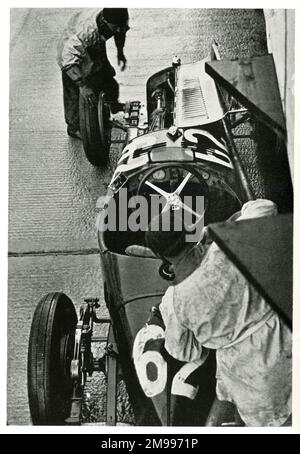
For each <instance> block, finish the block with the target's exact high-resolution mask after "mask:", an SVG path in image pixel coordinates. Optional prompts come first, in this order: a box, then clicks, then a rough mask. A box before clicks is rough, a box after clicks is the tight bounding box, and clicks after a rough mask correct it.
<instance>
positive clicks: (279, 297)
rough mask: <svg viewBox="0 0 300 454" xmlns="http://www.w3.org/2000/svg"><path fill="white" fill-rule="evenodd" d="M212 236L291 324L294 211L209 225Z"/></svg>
mask: <svg viewBox="0 0 300 454" xmlns="http://www.w3.org/2000/svg"><path fill="white" fill-rule="evenodd" d="M209 233H210V235H211V238H212V239H213V240H214V241H215V242H216V243H217V244H218V246H219V247H220V248H221V249H222V250H223V251H224V252H225V253H226V255H227V256H228V257H229V258H230V259H231V260H232V262H233V263H234V264H235V265H236V266H237V268H238V269H239V270H240V271H241V272H242V273H243V274H244V276H245V277H246V278H247V279H248V280H249V282H250V283H251V284H252V285H253V286H254V287H255V288H256V289H257V290H258V291H259V292H260V293H261V295H262V296H263V297H264V298H265V299H266V300H267V301H268V303H269V304H270V305H271V306H272V307H273V309H274V310H275V311H276V312H278V313H279V314H280V315H281V316H282V317H283V318H284V320H285V321H286V323H287V324H288V325H289V326H290V327H291V326H292V307H293V215H292V214H282V215H278V216H274V217H273V216H270V217H264V218H259V219H248V220H244V221H239V222H224V223H218V224H212V225H210V226H209Z"/></svg>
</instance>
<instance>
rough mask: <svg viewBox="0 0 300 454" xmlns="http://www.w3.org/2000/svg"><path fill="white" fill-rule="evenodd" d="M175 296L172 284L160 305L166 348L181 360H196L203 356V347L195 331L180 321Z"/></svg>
mask: <svg viewBox="0 0 300 454" xmlns="http://www.w3.org/2000/svg"><path fill="white" fill-rule="evenodd" d="M173 298H174V287H173V286H170V287H169V288H168V290H167V291H166V293H165V295H164V296H163V298H162V302H161V304H160V305H159V310H160V313H161V315H162V318H163V322H164V324H165V349H166V350H167V352H168V353H169V354H170V355H171V356H173V358H176V359H178V360H179V361H184V362H190V361H196V360H198V359H200V358H201V355H202V347H201V345H200V344H199V343H198V341H197V339H196V337H195V336H194V333H193V332H192V331H191V330H189V329H188V328H186V327H185V326H183V325H182V324H181V323H180V322H179V320H178V318H177V316H176V314H175V311H174V305H173Z"/></svg>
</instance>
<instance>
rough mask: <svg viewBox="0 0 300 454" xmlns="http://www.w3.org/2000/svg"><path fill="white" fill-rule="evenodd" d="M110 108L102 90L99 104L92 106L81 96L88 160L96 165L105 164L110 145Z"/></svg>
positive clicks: (82, 126)
mask: <svg viewBox="0 0 300 454" xmlns="http://www.w3.org/2000/svg"><path fill="white" fill-rule="evenodd" d="M109 116H110V115H109V108H108V107H107V106H106V104H105V103H104V92H103V91H102V92H100V95H99V101H98V106H91V105H90V104H89V103H88V102H87V101H86V100H85V99H84V98H83V97H82V96H81V95H80V96H79V121H80V132H81V136H82V142H83V148H84V151H85V154H86V157H87V159H88V161H89V162H90V163H91V164H92V165H94V166H104V165H105V164H106V163H107V161H108V156H109V147H110V127H109Z"/></svg>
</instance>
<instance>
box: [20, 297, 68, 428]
mask: <svg viewBox="0 0 300 454" xmlns="http://www.w3.org/2000/svg"><path fill="white" fill-rule="evenodd" d="M76 324H77V315H76V310H75V307H74V305H73V303H72V301H71V300H70V299H69V298H68V297H67V296H66V295H64V294H63V293H49V294H48V295H46V296H44V297H43V298H42V299H41V300H40V302H39V303H38V305H37V307H36V310H35V312H34V316H33V320H32V324H31V331H30V337H29V348H28V362H27V368H28V369H27V373H28V376H27V378H28V398H29V407H30V414H31V419H32V423H33V424H34V425H63V424H65V419H66V418H67V417H68V416H69V415H70V409H71V398H72V391H73V384H72V380H71V377H70V367H71V360H72V357H73V350H74V341H75V329H76Z"/></svg>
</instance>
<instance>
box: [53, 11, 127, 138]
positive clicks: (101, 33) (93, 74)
mask: <svg viewBox="0 0 300 454" xmlns="http://www.w3.org/2000/svg"><path fill="white" fill-rule="evenodd" d="M128 20H129V16H128V10H127V8H104V9H103V10H101V11H99V9H83V10H82V11H81V12H79V13H76V14H74V15H73V16H72V17H71V19H70V20H69V22H68V24H67V27H66V29H65V30H64V31H63V34H62V36H61V38H60V41H59V44H58V49H57V62H58V65H59V67H60V68H61V70H62V81H63V97H64V110H65V120H66V123H67V133H68V134H69V136H71V137H74V138H78V139H80V138H81V135H80V128H79V107H78V106H79V93H80V94H81V95H82V96H83V97H84V99H85V100H86V101H87V102H89V103H90V104H91V105H94V104H96V102H97V95H98V94H99V92H100V90H104V91H105V93H106V95H107V100H108V101H110V102H111V110H112V112H113V113H116V112H117V111H118V110H120V109H121V107H120V104H119V103H118V97H119V85H118V83H117V81H116V80H115V79H114V76H115V75H116V73H115V70H114V68H113V67H112V66H111V64H110V63H109V60H108V58H107V54H106V45H105V42H106V41H107V40H108V39H109V38H111V37H112V36H113V37H114V39H115V44H116V47H117V58H118V64H119V65H121V70H122V71H123V70H124V69H125V68H126V58H125V55H124V50H123V49H124V45H125V37H126V32H127V30H129V26H128Z"/></svg>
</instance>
